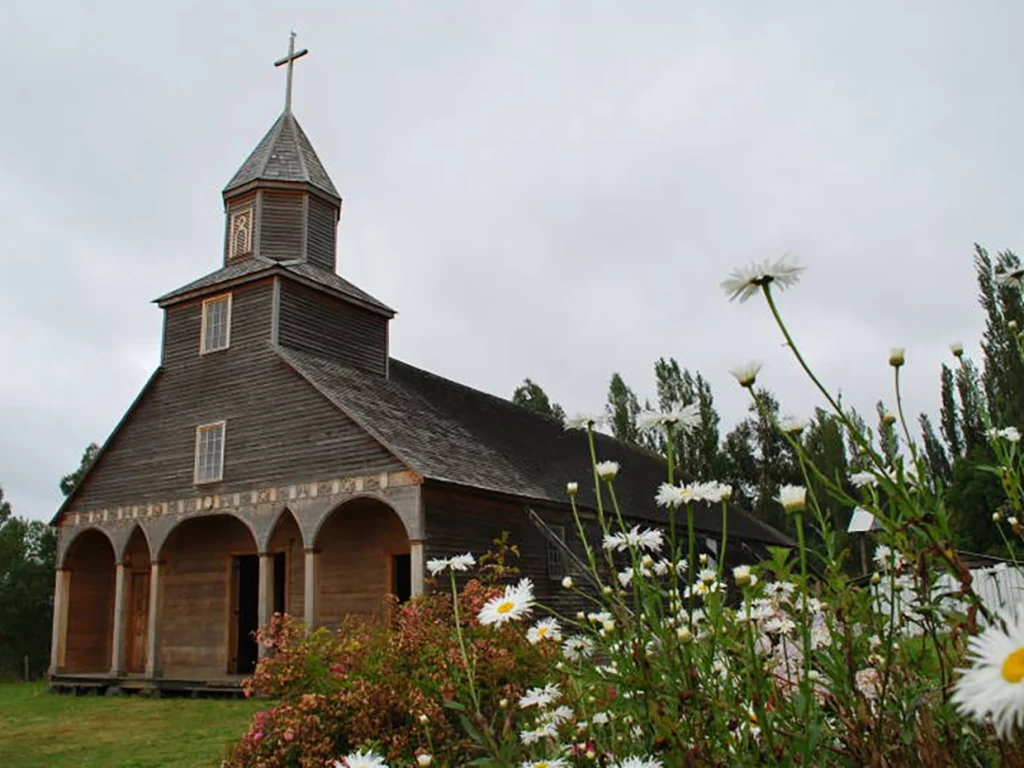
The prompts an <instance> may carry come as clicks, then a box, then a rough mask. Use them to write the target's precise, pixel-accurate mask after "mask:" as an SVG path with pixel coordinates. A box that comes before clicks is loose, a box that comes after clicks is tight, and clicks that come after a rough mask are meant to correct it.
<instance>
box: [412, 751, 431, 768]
mask: <svg viewBox="0 0 1024 768" xmlns="http://www.w3.org/2000/svg"><path fill="white" fill-rule="evenodd" d="M433 762H434V756H433V755H428V754H427V753H425V752H421V753H420V754H418V755H416V765H417V766H419V768H430V766H431V764H432V763H433Z"/></svg>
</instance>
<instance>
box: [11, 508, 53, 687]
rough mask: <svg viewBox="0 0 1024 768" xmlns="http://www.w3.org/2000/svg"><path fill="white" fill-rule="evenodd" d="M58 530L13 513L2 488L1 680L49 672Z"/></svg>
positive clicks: (35, 675)
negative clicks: (26, 666)
mask: <svg viewBox="0 0 1024 768" xmlns="http://www.w3.org/2000/svg"><path fill="white" fill-rule="evenodd" d="M56 549H57V534H56V531H55V530H54V529H53V528H51V527H50V526H48V525H46V524H45V523H42V522H39V521H38V520H26V519H25V518H20V517H15V516H14V515H13V514H12V510H11V506H10V504H9V503H7V502H5V501H3V489H0V678H3V677H6V678H15V677H16V678H21V677H22V676H23V675H24V671H23V660H24V658H25V656H28V657H29V675H30V676H31V677H33V678H34V677H37V676H39V675H41V674H42V673H43V672H45V671H46V668H47V665H48V664H49V657H50V650H49V649H50V632H51V625H52V617H53V568H54V558H55V556H56Z"/></svg>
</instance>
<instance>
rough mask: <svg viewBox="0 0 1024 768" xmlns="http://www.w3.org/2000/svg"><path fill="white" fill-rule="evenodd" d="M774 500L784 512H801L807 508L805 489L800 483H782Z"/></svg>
mask: <svg viewBox="0 0 1024 768" xmlns="http://www.w3.org/2000/svg"><path fill="white" fill-rule="evenodd" d="M775 500H776V501H777V502H779V504H781V505H782V508H783V509H784V510H786V512H802V511H803V510H804V509H806V508H807V489H806V488H804V487H803V486H802V485H788V484H787V485H784V486H782V487H781V488H779V495H778V496H776V497H775Z"/></svg>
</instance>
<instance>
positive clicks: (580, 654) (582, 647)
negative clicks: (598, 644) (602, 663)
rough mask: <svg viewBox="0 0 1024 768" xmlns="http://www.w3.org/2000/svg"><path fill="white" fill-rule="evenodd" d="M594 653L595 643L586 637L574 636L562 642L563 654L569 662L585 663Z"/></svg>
mask: <svg viewBox="0 0 1024 768" xmlns="http://www.w3.org/2000/svg"><path fill="white" fill-rule="evenodd" d="M593 652H594V641H593V640H591V639H590V638H589V637H586V636H585V635H572V636H571V637H567V638H565V640H564V641H563V642H562V653H563V654H564V655H565V658H567V659H568V660H569V661H583V660H584V659H586V658H589V657H590V655H591V654H592V653H593Z"/></svg>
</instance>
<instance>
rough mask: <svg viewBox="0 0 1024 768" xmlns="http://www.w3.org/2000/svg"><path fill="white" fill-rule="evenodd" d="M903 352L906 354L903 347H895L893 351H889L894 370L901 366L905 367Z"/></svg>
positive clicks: (890, 362) (890, 363)
mask: <svg viewBox="0 0 1024 768" xmlns="http://www.w3.org/2000/svg"><path fill="white" fill-rule="evenodd" d="M903 352H904V350H903V347H893V348H892V349H890V350H889V365H891V366H892V367H893V368H899V367H900V366H901V365H903V362H904V357H903Z"/></svg>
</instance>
